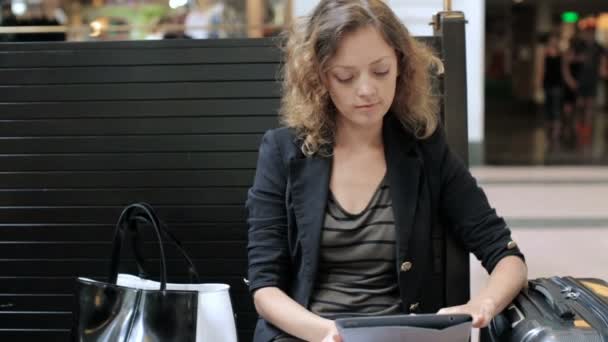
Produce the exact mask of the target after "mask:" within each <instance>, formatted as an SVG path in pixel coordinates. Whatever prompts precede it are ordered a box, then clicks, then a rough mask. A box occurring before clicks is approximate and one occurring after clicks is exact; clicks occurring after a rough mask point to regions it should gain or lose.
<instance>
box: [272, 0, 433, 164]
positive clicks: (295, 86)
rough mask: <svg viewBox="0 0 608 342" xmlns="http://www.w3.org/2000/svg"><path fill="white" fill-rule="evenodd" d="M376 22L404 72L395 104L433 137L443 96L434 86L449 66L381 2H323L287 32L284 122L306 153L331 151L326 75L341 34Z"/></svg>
mask: <svg viewBox="0 0 608 342" xmlns="http://www.w3.org/2000/svg"><path fill="white" fill-rule="evenodd" d="M368 25H372V26H373V27H375V28H376V29H377V30H378V32H380V34H381V35H382V37H383V38H384V39H385V40H386V42H387V43H388V44H389V45H390V46H392V47H393V48H394V49H395V52H396V55H397V60H398V68H399V76H398V78H397V88H396V91H395V98H394V100H393V103H392V105H391V112H392V113H394V114H395V115H396V116H397V117H398V118H399V120H400V121H401V123H402V124H403V125H404V126H405V127H406V129H408V130H410V131H411V132H412V133H413V134H414V135H415V136H416V137H418V138H420V139H424V138H426V137H428V136H430V135H431V134H432V133H433V132H434V131H435V129H436V128H437V125H438V116H437V112H438V108H439V105H438V97H437V96H436V95H434V92H433V89H432V77H433V72H432V71H433V70H434V71H437V72H438V73H441V72H442V70H443V65H442V63H441V61H440V60H439V59H438V58H437V57H436V56H435V55H434V53H433V52H432V51H431V49H430V48H429V47H427V46H425V45H424V44H423V43H421V42H419V41H417V40H416V39H414V38H413V37H412V36H411V35H410V33H409V31H408V30H407V28H405V26H404V25H403V24H402V23H401V22H400V20H399V19H398V18H397V16H396V15H395V14H394V13H393V11H392V10H391V9H390V8H389V7H388V6H387V5H386V4H385V3H384V2H383V1H381V0H321V1H320V3H319V4H318V5H317V7H316V8H315V10H314V11H313V13H312V15H310V16H308V17H304V18H302V19H301V20H299V21H298V22H296V23H295V24H294V25H293V26H292V27H291V28H290V29H289V30H288V31H286V32H285V33H284V35H286V37H285V45H284V46H283V50H284V58H285V60H284V64H283V68H282V74H283V97H282V100H281V108H280V111H279V113H280V116H281V121H282V123H283V125H285V126H287V127H291V128H293V129H295V131H296V132H297V134H298V137H299V138H301V139H302V140H303V145H302V151H303V152H304V154H305V155H308V156H310V155H314V154H315V153H321V154H325V153H326V152H327V151H330V150H331V145H332V143H333V136H334V132H335V107H334V105H333V102H332V101H331V98H330V96H329V93H328V90H327V89H326V87H325V86H324V85H323V81H322V75H323V73H324V72H325V69H326V65H327V63H328V61H329V60H330V59H331V58H332V56H333V55H334V54H335V52H336V51H337V49H338V45H339V43H340V41H341V38H342V37H344V35H346V34H348V33H350V32H353V31H355V30H357V29H359V28H362V27H366V26H368Z"/></svg>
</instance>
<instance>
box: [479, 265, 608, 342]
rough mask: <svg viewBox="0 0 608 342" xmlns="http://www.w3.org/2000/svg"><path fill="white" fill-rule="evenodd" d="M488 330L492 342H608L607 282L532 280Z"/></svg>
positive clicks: (565, 278) (555, 279) (572, 279)
mask: <svg viewBox="0 0 608 342" xmlns="http://www.w3.org/2000/svg"><path fill="white" fill-rule="evenodd" d="M487 332H488V335H489V339H490V341H492V342H507V341H517V342H535V341H555V342H558V341H572V342H576V341H581V342H583V341H594V342H595V341H597V342H608V283H606V282H605V281H603V280H599V279H583V278H573V277H552V278H539V279H534V280H531V281H530V282H529V286H528V288H527V289H524V290H523V291H522V292H521V293H520V294H519V295H518V296H517V298H516V299H515V300H514V301H513V303H512V304H511V305H510V306H509V307H507V309H505V310H504V311H503V312H502V313H501V314H499V315H497V316H496V317H495V318H494V319H493V320H492V322H490V325H489V326H488V331H487Z"/></svg>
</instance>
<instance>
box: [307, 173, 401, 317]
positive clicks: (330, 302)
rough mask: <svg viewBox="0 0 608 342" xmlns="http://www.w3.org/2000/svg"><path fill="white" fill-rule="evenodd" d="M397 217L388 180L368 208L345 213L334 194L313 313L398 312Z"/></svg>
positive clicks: (322, 242) (326, 223)
mask: <svg viewBox="0 0 608 342" xmlns="http://www.w3.org/2000/svg"><path fill="white" fill-rule="evenodd" d="M399 306H400V296H399V287H398V284H397V273H396V270H395V219H394V216H393V208H392V203H391V197H390V189H389V184H388V181H387V178H386V176H385V177H384V179H383V180H382V182H381V183H380V185H379V186H378V188H377V189H376V192H375V193H374V195H373V196H372V198H371V200H370V202H369V203H368V205H367V207H366V208H365V209H364V210H363V211H361V212H360V213H358V214H351V213H348V212H347V211H346V210H344V209H343V208H342V207H341V206H340V204H339V203H338V202H337V201H336V199H335V198H334V196H333V195H332V194H331V192H330V196H329V199H328V204H327V210H326V214H325V221H324V226H323V231H322V233H321V252H320V255H319V270H318V273H317V280H316V285H315V289H314V292H313V295H312V298H311V304H310V310H311V311H312V312H314V313H316V314H319V315H321V316H324V317H327V318H338V317H344V316H376V315H388V314H396V313H398V312H399Z"/></svg>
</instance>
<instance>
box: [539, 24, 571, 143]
mask: <svg viewBox="0 0 608 342" xmlns="http://www.w3.org/2000/svg"><path fill="white" fill-rule="evenodd" d="M539 49H540V53H539V54H538V58H539V61H538V66H539V68H538V73H537V75H536V82H535V83H536V89H542V90H543V94H544V98H545V116H546V123H547V124H546V132H547V141H548V144H547V149H548V150H552V149H557V148H559V138H560V136H561V127H560V126H561V111H562V94H563V83H564V81H563V77H562V54H561V51H560V48H559V33H558V32H551V34H549V37H548V39H547V43H546V44H545V45H544V46H542V47H540V48H539Z"/></svg>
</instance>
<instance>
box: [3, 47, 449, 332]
mask: <svg viewBox="0 0 608 342" xmlns="http://www.w3.org/2000/svg"><path fill="white" fill-rule="evenodd" d="M434 43H435V44H436V43H437V42H436V41H434ZM275 45H276V44H275V42H273V41H271V40H265V39H264V40H263V39H259V40H215V41H160V42H158V41H147V42H106V43H32V44H2V45H0V341H20V342H28V341H66V340H68V337H69V329H70V325H71V308H72V299H73V298H72V291H73V288H74V278H75V277H76V276H86V277H93V278H99V279H103V278H104V277H105V276H106V274H107V270H108V259H107V257H108V256H109V253H110V247H111V246H110V240H111V237H112V234H113V229H114V227H113V224H114V223H115V220H116V219H117V216H118V214H119V213H120V210H121V208H122V207H123V206H125V205H126V204H128V203H130V202H133V201H147V202H149V203H151V204H152V205H154V206H155V207H156V208H157V209H158V212H159V215H160V216H161V217H162V218H164V219H165V220H166V221H167V222H168V223H169V225H170V226H171V227H172V228H173V230H174V231H175V233H176V235H177V236H178V237H179V238H180V239H181V240H182V241H183V242H184V245H185V247H186V249H187V250H188V251H189V253H190V254H191V256H192V257H193V258H194V260H195V263H196V264H197V266H198V269H199V272H200V273H201V274H202V275H203V280H204V281H209V282H225V283H229V284H230V285H231V286H232V288H231V294H232V297H233V305H234V309H235V311H236V314H237V325H238V332H239V338H240V341H250V340H251V334H252V330H253V327H254V324H255V320H256V316H257V315H256V314H255V312H254V308H253V306H252V303H251V299H250V297H249V295H248V292H247V288H246V286H245V285H244V283H243V281H242V279H243V277H244V276H245V275H246V249H245V246H246V229H247V227H246V224H245V208H244V201H245V198H246V191H247V189H248V188H249V186H250V185H251V182H252V180H253V175H254V168H255V163H256V158H257V148H258V144H259V142H260V138H261V135H262V134H263V132H264V131H265V130H267V129H269V128H272V127H276V126H277V124H278V123H277V121H278V120H277V116H276V111H277V109H278V105H279V96H280V85H279V84H278V83H277V82H276V78H277V75H278V66H279V61H280V53H279V50H278V49H277V48H276V46H275ZM147 238H150V237H147ZM144 251H145V254H146V255H150V256H155V255H156V254H155V249H154V244H153V243H152V242H150V243H148V244H146V246H145V249H144ZM168 255H169V258H170V262H169V265H168V266H169V270H170V271H171V272H170V274H171V275H173V278H172V280H176V281H179V280H185V279H184V278H183V277H181V276H180V275H183V274H184V268H183V264H182V262H181V261H180V259H179V258H178V255H177V254H176V251H175V250H173V249H171V248H169V251H168ZM127 257H130V255H128V254H127ZM154 261H155V260H154V259H153V260H151V261H150V265H151V266H150V270H151V271H152V272H154V271H155V269H156V265H155V264H153V263H152V262H154ZM125 270H126V271H134V268H133V265H132V264H131V263H125Z"/></svg>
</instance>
